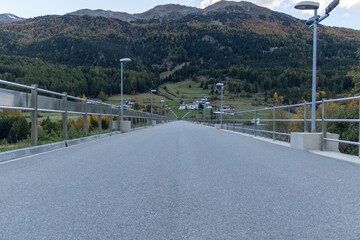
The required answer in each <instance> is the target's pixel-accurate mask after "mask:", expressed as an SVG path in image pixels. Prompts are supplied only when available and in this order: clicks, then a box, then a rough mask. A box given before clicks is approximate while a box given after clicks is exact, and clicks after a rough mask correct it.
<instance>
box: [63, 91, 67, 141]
mask: <svg viewBox="0 0 360 240" xmlns="http://www.w3.org/2000/svg"><path fill="white" fill-rule="evenodd" d="M63 94H64V95H63V97H62V101H63V111H64V113H63V114H62V135H63V139H64V140H65V141H66V140H68V124H67V122H68V106H67V105H68V103H67V93H66V92H64V93H63Z"/></svg>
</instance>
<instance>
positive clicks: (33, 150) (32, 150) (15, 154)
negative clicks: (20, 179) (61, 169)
mask: <svg viewBox="0 0 360 240" xmlns="http://www.w3.org/2000/svg"><path fill="white" fill-rule="evenodd" d="M120 133H121V131H117V132H111V133H104V134H100V135H94V136H89V137H83V138H77V139H72V140H67V141H62V142H57V143H50V144H46V145H41V146H36V147H29V148H23V149H18V150H14V151H8V152H2V153H0V162H5V161H9V160H12V159H16V158H21V157H27V156H30V155H34V154H39V153H43V152H49V151H53V150H56V149H60V148H65V147H68V146H74V145H77V144H80V143H85V142H90V141H93V140H96V139H99V138H105V137H109V136H111V135H116V134H120Z"/></svg>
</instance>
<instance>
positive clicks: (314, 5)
mask: <svg viewBox="0 0 360 240" xmlns="http://www.w3.org/2000/svg"><path fill="white" fill-rule="evenodd" d="M339 3H340V0H334V1H333V2H332V3H330V5H329V6H328V7H327V8H326V10H325V14H324V15H323V16H322V17H320V16H319V15H317V10H318V9H319V6H320V4H319V3H318V2H312V1H303V2H300V3H298V4H296V5H295V8H296V9H299V10H314V16H313V17H311V18H310V19H309V20H308V21H306V25H307V26H309V27H310V28H311V27H314V37H313V38H314V44H313V73H312V103H311V132H312V133H315V132H316V116H315V115H316V62H317V27H318V24H319V23H320V22H321V21H323V20H324V19H325V18H327V17H329V14H330V12H331V11H332V10H334V8H336V6H337V5H339Z"/></svg>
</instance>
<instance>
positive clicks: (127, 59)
mask: <svg viewBox="0 0 360 240" xmlns="http://www.w3.org/2000/svg"><path fill="white" fill-rule="evenodd" d="M120 62H121V121H123V120H124V97H123V95H124V87H123V85H124V73H123V63H124V62H131V59H130V58H121V59H120Z"/></svg>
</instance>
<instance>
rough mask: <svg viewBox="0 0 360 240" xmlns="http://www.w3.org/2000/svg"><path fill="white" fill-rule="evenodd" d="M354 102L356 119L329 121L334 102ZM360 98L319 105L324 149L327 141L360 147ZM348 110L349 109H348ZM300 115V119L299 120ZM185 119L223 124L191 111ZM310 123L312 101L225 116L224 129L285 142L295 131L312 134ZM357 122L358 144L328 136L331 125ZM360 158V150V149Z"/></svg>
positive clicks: (325, 101)
mask: <svg viewBox="0 0 360 240" xmlns="http://www.w3.org/2000/svg"><path fill="white" fill-rule="evenodd" d="M345 101H351V102H353V103H355V104H356V108H357V113H358V114H357V118H349V116H345V115H344V116H343V118H336V119H335V118H328V110H327V107H328V105H329V104H330V106H331V103H336V104H339V103H341V102H345ZM359 102H360V96H356V97H348V98H337V99H330V100H328V99H323V100H321V101H317V102H316V106H317V116H316V125H317V132H318V133H322V141H323V144H322V145H323V146H324V145H325V142H337V143H340V144H350V145H354V146H360V141H359V139H360V131H359V129H360V109H359V106H360V104H359ZM345 108H346V107H345ZM300 116H301V118H300ZM184 120H188V121H193V122H199V123H207V124H209V125H211V126H214V125H216V124H218V127H219V125H220V114H216V115H215V114H214V115H212V116H205V117H204V115H203V111H202V113H201V111H200V113H198V114H197V113H196V110H195V111H192V114H191V112H189V114H187V116H186V117H185V118H184ZM310 123H311V102H304V103H301V104H293V105H286V106H276V107H268V108H261V109H253V110H248V111H240V112H234V113H223V120H222V125H223V126H220V127H221V128H226V129H229V130H234V131H239V132H242V133H247V134H252V135H254V136H257V135H261V136H263V137H267V138H272V139H273V140H274V141H276V140H282V141H288V142H290V135H291V133H292V132H309V131H310V129H309V128H310V127H311V126H310V125H311V124H310ZM334 123H337V124H341V123H354V124H358V127H357V128H356V129H353V130H354V131H355V132H356V135H357V136H356V141H354V140H347V139H333V138H329V137H327V134H328V133H327V130H328V124H334ZM358 154H359V156H360V148H359V153H358Z"/></svg>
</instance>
